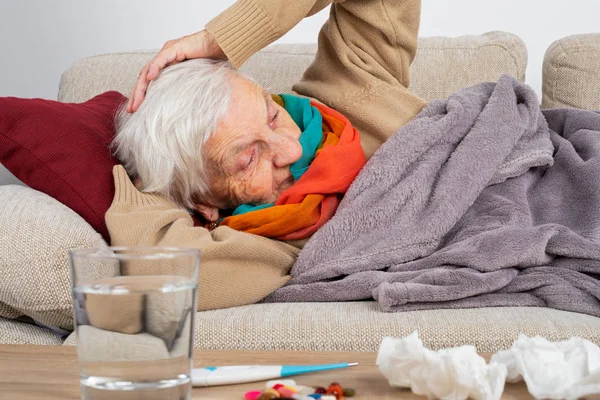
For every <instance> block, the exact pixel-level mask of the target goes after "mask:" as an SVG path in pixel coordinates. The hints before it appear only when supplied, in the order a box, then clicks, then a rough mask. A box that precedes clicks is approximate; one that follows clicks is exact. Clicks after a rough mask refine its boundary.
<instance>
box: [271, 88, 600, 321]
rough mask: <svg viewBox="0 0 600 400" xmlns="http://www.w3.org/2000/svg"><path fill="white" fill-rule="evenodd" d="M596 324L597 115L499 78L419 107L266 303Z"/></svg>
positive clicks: (599, 274)
mask: <svg viewBox="0 0 600 400" xmlns="http://www.w3.org/2000/svg"><path fill="white" fill-rule="evenodd" d="M371 298H375V299H376V300H377V301H378V302H379V304H380V305H381V308H382V309H383V310H385V311H404V310H415V309H429V308H463V307H491V306H541V307H553V308H557V309H561V310H567V311H575V312H580V313H585V314H591V315H595V316H599V317H600V114H599V113H596V112H591V111H582V110H550V111H540V108H539V105H538V99H537V97H536V95H535V93H534V92H533V91H532V90H531V89H530V88H529V87H527V86H525V85H523V84H520V83H519V82H517V81H516V80H514V79H513V78H511V77H508V76H504V77H502V78H501V79H500V81H499V82H498V83H486V84H481V85H477V86H475V87H472V88H469V89H465V90H462V91H460V92H457V93H456V94H454V95H452V96H450V97H449V98H448V99H445V100H437V101H434V102H432V103H430V104H429V105H428V106H427V107H426V108H425V109H424V110H423V111H422V112H421V113H420V114H419V115H418V116H417V117H416V118H415V119H414V120H413V121H412V122H411V123H409V124H408V125H406V126H404V127H403V128H401V129H400V130H399V131H398V132H397V133H396V134H395V135H394V136H393V137H391V138H390V139H389V140H388V141H387V142H386V143H385V144H384V145H383V146H382V147H381V148H380V149H379V151H378V152H377V153H376V154H375V155H374V156H373V157H372V158H371V160H369V162H368V163H367V165H366V166H365V167H364V169H363V170H362V171H361V173H360V175H359V176H358V177H357V179H356V180H355V182H354V183H353V184H352V186H351V187H350V189H349V190H348V192H347V194H346V196H345V197H344V200H343V201H342V203H341V204H340V207H339V209H338V211H337V213H336V215H335V216H334V217H333V219H331V221H329V222H328V223H327V224H326V225H325V226H323V227H322V228H321V229H320V230H319V231H318V232H317V233H316V234H315V235H313V237H312V238H311V239H310V240H309V241H308V243H307V244H306V246H305V247H304V249H303V250H302V252H301V253H300V255H299V257H298V259H297V261H296V263H295V264H294V266H293V268H292V279H291V281H290V282H289V284H288V285H286V286H284V287H282V288H281V289H279V290H277V291H276V292H274V293H273V294H272V295H270V296H269V297H267V298H266V299H265V301H267V302H296V301H348V300H362V299H371Z"/></svg>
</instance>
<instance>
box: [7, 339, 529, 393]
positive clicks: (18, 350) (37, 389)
mask: <svg viewBox="0 0 600 400" xmlns="http://www.w3.org/2000/svg"><path fill="white" fill-rule="evenodd" d="M484 356H486V357H489V355H484ZM375 358H376V354H375V353H329V352H267V351H199V350H197V351H195V352H194V366H196V367H202V366H213V365H235V364H238V365H248V364H276V365H279V364H321V363H323V364H324V363H337V362H358V363H359V365H358V366H356V367H352V368H349V369H345V370H337V371H327V372H320V373H315V374H309V375H301V376H297V377H295V378H292V379H295V380H296V382H297V383H298V384H302V385H307V386H317V385H319V386H327V385H328V384H329V383H330V382H332V381H337V382H339V383H340V384H341V385H342V386H345V387H353V388H355V389H356V392H357V395H356V396H355V397H354V398H355V399H357V400H361V399H425V397H421V396H416V395H413V394H412V393H411V392H410V391H409V390H406V389H397V388H391V387H389V385H388V383H387V381H386V380H385V378H384V377H383V375H381V373H380V372H379V369H378V368H377V366H376V365H375ZM261 389H264V383H263V382H255V383H248V384H243V385H233V386H220V387H211V388H194V389H193V395H192V398H193V399H215V400H219V399H228V400H235V399H243V395H244V393H245V392H247V391H249V390H261ZM0 398H2V399H11V400H12V399H15V400H20V399H27V400H37V399H40V400H41V399H44V400H54V399H64V400H71V399H72V400H75V399H80V391H79V375H78V368H77V353H76V349H75V348H74V347H70V346H65V347H62V346H29V345H26V346H25V345H0ZM532 398H533V397H531V396H530V395H529V393H528V392H527V389H526V387H525V385H524V384H522V383H521V384H507V385H506V387H505V389H504V396H503V397H502V399H504V400H517V399H519V400H523V399H532Z"/></svg>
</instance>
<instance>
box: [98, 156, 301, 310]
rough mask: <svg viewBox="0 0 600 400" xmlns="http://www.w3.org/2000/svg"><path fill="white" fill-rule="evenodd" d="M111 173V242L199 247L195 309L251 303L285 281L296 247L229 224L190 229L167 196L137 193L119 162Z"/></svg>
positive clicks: (189, 220)
mask: <svg viewBox="0 0 600 400" xmlns="http://www.w3.org/2000/svg"><path fill="white" fill-rule="evenodd" d="M113 177H114V183H115V197H114V199H113V203H112V205H111V207H110V209H109V210H108V212H107V213H106V224H107V226H108V230H109V233H110V236H111V241H112V245H113V246H165V247H186V248H193V249H198V250H200V280H199V285H198V288H199V289H198V309H199V310H211V309H218V308H227V307H235V306H240V305H245V304H252V303H256V302H258V301H260V300H261V299H262V298H264V297H266V296H267V295H269V294H270V293H272V292H274V291H275V290H276V289H278V288H280V287H281V286H283V285H284V284H285V283H286V282H287V281H288V280H289V279H290V277H289V272H290V269H291V267H292V264H293V263H294V261H295V259H296V257H297V255H298V252H299V250H298V249H297V248H295V247H293V246H291V245H288V244H286V243H283V242H279V241H276V240H270V239H267V238H264V237H260V236H256V235H251V234H248V233H242V232H238V231H234V230H232V229H230V228H228V227H218V228H217V229H215V230H213V231H212V232H209V231H208V230H207V229H204V228H202V227H194V226H193V222H192V218H191V217H190V215H189V214H188V213H187V212H186V211H185V210H183V209H181V208H179V207H177V206H176V205H175V204H174V203H172V202H171V201H169V200H168V199H166V198H164V197H162V196H159V195H156V194H148V193H142V192H140V191H138V190H137V189H136V187H135V186H134V185H133V183H132V182H131V180H130V179H129V177H128V175H127V173H126V171H125V169H124V168H123V167H122V166H116V167H114V169H113Z"/></svg>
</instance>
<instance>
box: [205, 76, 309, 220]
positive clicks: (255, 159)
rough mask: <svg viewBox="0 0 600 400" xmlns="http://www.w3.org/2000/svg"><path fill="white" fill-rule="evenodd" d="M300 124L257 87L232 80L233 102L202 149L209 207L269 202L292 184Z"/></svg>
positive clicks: (299, 155)
mask: <svg viewBox="0 0 600 400" xmlns="http://www.w3.org/2000/svg"><path fill="white" fill-rule="evenodd" d="M300 134H301V131H300V128H298V126H297V125H296V124H295V123H294V121H293V120H292V118H291V117H290V115H289V114H288V113H287V111H285V109H284V108H283V107H281V106H279V105H278V104H277V103H275V102H274V101H273V99H272V98H271V96H270V95H269V94H268V93H267V92H266V91H265V90H264V89H263V88H261V87H260V86H258V85H256V84H255V83H253V82H251V81H249V80H247V79H244V78H243V77H241V76H234V77H233V78H232V100H231V104H230V105H229V110H228V112H227V114H226V116H225V117H224V118H223V119H222V120H221V122H220V123H219V125H218V128H217V131H216V132H215V134H214V135H213V136H212V137H211V138H210V139H209V140H208V142H207V143H206V145H205V148H204V152H205V157H206V160H207V163H206V164H207V166H208V176H209V186H210V187H211V189H212V190H211V191H212V193H213V194H214V198H212V199H210V203H212V204H209V205H210V206H212V207H216V208H220V209H231V208H235V207H237V206H239V205H241V204H246V203H250V204H267V203H272V202H274V201H275V200H276V199H277V197H278V196H279V195H280V194H281V193H282V192H283V191H284V190H286V189H288V188H289V187H290V186H292V184H293V183H294V181H293V178H292V175H291V173H290V165H291V164H293V163H294V162H296V161H298V159H300V157H301V156H302V147H301V145H300V142H299V138H300Z"/></svg>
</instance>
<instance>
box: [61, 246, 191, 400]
mask: <svg viewBox="0 0 600 400" xmlns="http://www.w3.org/2000/svg"><path fill="white" fill-rule="evenodd" d="M70 261H71V263H70V264H71V278H72V282H73V308H74V314H75V329H76V331H77V354H78V358H79V372H80V382H81V393H82V398H83V399H85V400H90V399H115V400H120V399H123V400H125V399H127V400H129V399H161V400H170V399H177V400H180V399H189V398H190V397H191V387H192V385H191V379H190V376H191V368H192V351H193V337H194V335H193V330H194V318H195V311H196V303H197V288H198V269H199V264H200V254H199V252H198V251H197V250H191V249H177V248H155V247H154V248H153V247H146V248H144V247H107V248H101V249H83V250H75V251H71V252H70Z"/></svg>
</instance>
